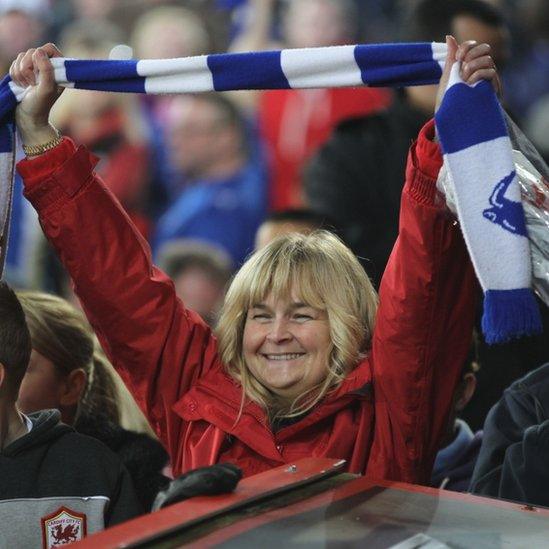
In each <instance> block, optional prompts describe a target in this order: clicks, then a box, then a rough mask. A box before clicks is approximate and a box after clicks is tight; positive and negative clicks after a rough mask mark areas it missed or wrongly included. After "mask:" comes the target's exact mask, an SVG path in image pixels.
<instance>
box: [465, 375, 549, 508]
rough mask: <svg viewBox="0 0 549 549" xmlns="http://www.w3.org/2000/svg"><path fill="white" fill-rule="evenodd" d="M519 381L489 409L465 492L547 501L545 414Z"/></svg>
mask: <svg viewBox="0 0 549 549" xmlns="http://www.w3.org/2000/svg"><path fill="white" fill-rule="evenodd" d="M542 410H543V407H542V406H541V405H540V403H539V401H538V399H537V398H536V397H535V396H534V395H532V394H530V392H529V391H528V390H527V388H525V387H523V386H522V384H521V383H520V382H517V383H515V384H513V385H512V386H511V387H510V388H509V389H507V390H506V391H505V393H504V395H503V397H502V398H501V400H500V401H499V402H498V403H497V404H496V405H495V406H494V407H493V408H492V409H491V410H490V413H489V414H488V416H487V418H486V422H485V425H484V435H483V440H482V447H481V450H480V454H479V457H478V460H477V463H476V466H475V471H474V473H473V478H472V479H471V492H473V493H475V494H479V495H484V496H492V497H498V498H504V499H509V500H514V501H520V502H525V503H530V504H534V505H545V506H547V505H549V491H548V487H549V467H547V456H548V455H549V419H546V416H545V414H544V413H541V412H542Z"/></svg>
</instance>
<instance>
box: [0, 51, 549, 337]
mask: <svg viewBox="0 0 549 549" xmlns="http://www.w3.org/2000/svg"><path fill="white" fill-rule="evenodd" d="M446 51H447V49H446V45H445V44H438V43H409V44H406V43H403V44H368V45H357V46H336V47H326V48H306V49H295V50H280V51H266V52H252V53H234V54H215V55H203V56H197V57H189V58H182V59H143V60H139V61H135V60H132V61H115V60H77V59H64V58H54V59H52V63H53V65H54V69H55V79H56V81H57V82H58V83H59V84H60V85H61V86H66V87H74V88H81V89H89V90H100V91H112V92H126V93H149V94H161V93H189V92H205V91H229V90H245V89H297V88H318V87H330V88H331V87H345V86H363V85H366V86H384V87H404V86H414V85H421V84H436V83H437V82H438V81H439V80H440V77H441V75H442V69H443V67H444V61H445V58H446ZM24 94H25V90H24V89H23V88H19V87H18V86H15V85H14V84H13V82H11V80H10V78H9V77H6V78H5V79H4V80H3V81H2V82H1V83H0V121H2V123H3V124H4V125H5V124H6V123H7V122H9V121H10V120H11V117H12V115H13V112H14V110H15V106H16V104H17V102H18V101H20V100H21V99H22V97H23V96H24ZM436 125H437V132H438V135H439V139H440V142H441V146H442V151H443V154H444V162H445V163H446V164H447V167H448V169H449V171H450V174H451V175H452V176H453V181H454V185H455V189H454V190H455V196H456V205H457V211H458V218H459V221H460V224H461V227H462V230H463V233H464V236H465V241H466V243H467V246H468V250H469V253H470V255H471V258H472V261H473V265H474V266H475V270H476V273H477V276H478V278H479V280H480V283H481V285H482V288H483V290H484V292H485V296H486V299H485V303H484V308H485V311H484V313H485V314H484V320H483V331H484V334H485V337H486V339H487V341H489V342H500V341H505V340H507V339H509V338H511V337H515V336H518V335H523V334H531V333H536V332H538V331H540V330H541V320H540V317H539V310H538V309H537V306H536V303H535V300H534V297H533V293H532V291H531V290H530V283H531V282H530V279H531V273H530V254H529V245H528V239H527V235H526V229H525V221H524V212H523V210H522V205H521V203H520V189H519V186H518V182H517V178H516V173H515V172H514V166H513V163H512V157H511V144H510V140H509V137H508V134H507V129H506V126H505V122H504V119H503V113H502V110H501V107H500V105H499V102H498V100H497V98H496V96H495V94H494V92H493V90H492V88H491V86H490V84H489V83H488V82H481V83H479V84H477V85H475V86H469V85H467V84H465V83H463V82H462V81H461V79H460V77H459V64H457V63H456V64H455V65H454V67H453V69H452V76H451V79H450V82H449V85H448V88H447V90H446V93H445V96H444V100H443V103H442V105H441V108H440V109H439V111H438V113H437V115H436ZM12 144H13V138H12V131H11V130H8V129H7V128H6V127H4V128H1V127H0V173H4V174H7V173H8V172H9V169H10V168H11V166H12V165H13V146H12ZM2 165H4V168H5V169H4V170H3V171H2ZM3 179H4V181H1V182H0V184H1V185H3V186H6V185H8V182H7V181H6V180H5V179H6V176H4V178H3ZM0 196H1V194H0ZM2 227H3V224H2V223H1V220H0V230H2ZM1 236H2V233H0V238H1ZM1 245H2V243H1V240H0V246H1Z"/></svg>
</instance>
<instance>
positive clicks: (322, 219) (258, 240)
mask: <svg viewBox="0 0 549 549" xmlns="http://www.w3.org/2000/svg"><path fill="white" fill-rule="evenodd" d="M321 229H324V230H329V231H332V232H336V231H335V227H334V224H333V223H332V222H331V221H330V220H329V219H327V217H326V216H325V215H323V214H319V213H317V212H315V211H313V210H307V209H306V208H300V209H293V210H280V211H278V212H273V213H271V214H269V215H267V217H266V218H265V221H263V223H262V224H261V225H260V227H259V229H258V230H257V233H256V235H255V249H256V250H261V248H264V247H265V246H266V245H267V244H269V243H270V242H271V241H272V240H274V239H275V238H278V237H279V236H282V235H285V234H288V233H301V234H309V233H312V232H313V231H317V230H321Z"/></svg>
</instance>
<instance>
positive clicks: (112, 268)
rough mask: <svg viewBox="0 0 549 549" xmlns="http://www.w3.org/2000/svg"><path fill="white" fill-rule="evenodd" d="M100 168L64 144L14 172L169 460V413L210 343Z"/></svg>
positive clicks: (210, 356)
mask: <svg viewBox="0 0 549 549" xmlns="http://www.w3.org/2000/svg"><path fill="white" fill-rule="evenodd" d="M96 163H97V159H96V158H95V157H93V156H92V155H91V154H90V153H89V152H88V151H87V150H86V149H85V148H84V147H79V148H78V149H76V148H75V146H74V144H73V143H72V141H71V140H70V139H67V138H65V139H64V141H63V143H62V144H61V145H60V146H58V147H56V148H55V149H53V150H51V151H49V152H47V153H46V154H43V155H41V156H39V157H36V158H34V159H26V160H22V161H21V162H20V163H19V164H18V170H19V172H20V174H21V176H22V177H23V180H24V185H25V191H24V192H25V196H26V197H27V198H28V199H29V200H30V202H31V203H32V204H33V206H34V207H35V209H36V210H37V211H38V214H39V219H40V223H41V225H42V229H43V231H44V234H45V235H46V237H47V238H48V239H49V241H50V242H51V243H52V244H53V246H54V247H55V249H56V250H57V253H58V255H59V257H60V258H61V261H62V262H63V264H64V265H65V267H66V269H67V271H68V272H69V274H70V276H71V278H72V280H73V282H74V285H75V291H76V293H77V295H78V297H79V298H80V300H81V302H82V304H83V306H84V309H85V311H86V314H87V316H88V319H89V320H90V323H91V324H92V326H93V328H94V329H95V331H96V333H97V335H98V337H99V339H100V341H101V344H102V346H103V348H104V349H105V352H106V353H107V355H108V357H109V359H110V360H111V362H112V363H113V365H114V366H115V367H116V369H117V370H118V372H119V373H120V374H121V376H122V377H123V379H124V381H125V382H126V384H127V385H128V387H129V388H130V390H131V392H132V394H133V395H134V397H135V398H136V400H137V402H138V404H139V405H140V407H141V408H142V409H143V411H144V413H145V415H146V416H147V418H148V419H149V421H150V422H151V425H152V426H153V428H154V429H155V430H156V432H157V434H158V435H159V437H160V439H161V440H162V442H163V443H164V445H165V446H166V448H167V450H168V452H169V453H170V455H171V456H172V458H174V455H175V453H176V452H178V451H180V446H181V430H182V428H183V425H182V423H181V419H180V418H179V417H178V416H176V414H174V413H173V412H172V411H171V409H172V406H173V404H174V403H175V402H177V401H178V400H179V399H180V398H181V397H182V396H183V394H184V393H185V392H186V391H187V390H188V389H189V388H190V387H191V386H192V385H193V383H194V381H195V380H196V379H197V377H198V376H200V375H201V373H202V371H203V370H204V369H206V368H209V367H211V366H212V365H213V364H216V363H217V356H216V342H215V339H214V337H213V336H212V334H211V332H210V330H209V328H208V327H207V326H206V325H205V324H204V323H203V322H202V321H201V319H200V318H199V317H198V315H196V314H195V313H193V312H192V311H188V310H186V309H185V308H184V307H183V305H182V304H181V302H180V301H179V300H178V299H177V298H176V295H175V291H174V287H173V284H172V282H171V281H170V280H169V279H168V277H167V276H166V275H165V274H164V273H162V272H161V271H160V270H159V269H157V268H156V267H154V266H153V265H152V263H151V257H150V250H149V247H148V245H147V243H146V242H145V241H144V239H143V238H142V237H141V235H140V234H139V233H138V231H137V230H136V228H135V227H134V226H133V224H132V223H131V222H130V220H129V218H128V216H127V215H126V213H125V212H124V211H123V210H122V208H121V206H120V204H119V203H118V201H117V200H116V199H115V198H114V196H113V195H112V193H111V192H110V191H109V190H108V189H107V188H106V187H105V185H104V184H103V183H102V181H101V180H100V179H99V178H98V177H97V176H96V175H95V173H94V171H93V168H94V166H95V164H96Z"/></svg>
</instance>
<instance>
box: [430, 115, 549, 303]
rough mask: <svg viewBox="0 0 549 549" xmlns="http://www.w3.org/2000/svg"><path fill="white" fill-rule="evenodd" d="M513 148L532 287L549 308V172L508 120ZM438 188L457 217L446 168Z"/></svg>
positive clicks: (508, 119)
mask: <svg viewBox="0 0 549 549" xmlns="http://www.w3.org/2000/svg"><path fill="white" fill-rule="evenodd" d="M506 122H507V128H508V130H509V135H510V138H511V142H512V144H513V162H514V163H515V169H516V171H517V175H518V178H519V183H520V190H521V197H522V206H523V208H524V215H525V218H526V229H527V232H528V240H529V241H530V254H531V261H532V287H533V289H534V291H535V292H536V294H537V295H538V296H539V297H540V298H541V299H542V301H543V302H544V303H545V304H546V305H547V306H549V168H548V167H547V164H546V163H545V161H544V160H543V158H542V157H541V155H540V154H539V153H538V151H537V150H536V149H535V147H534V146H533V145H532V143H531V142H530V141H529V140H528V138H527V137H526V136H525V135H524V134H523V133H522V131H521V130H520V129H519V128H518V127H517V125H516V124H515V123H514V122H513V121H512V120H511V119H510V118H509V117H508V116H506ZM437 188H438V190H439V191H440V192H441V193H443V194H444V195H445V197H446V204H447V206H448V208H449V209H450V210H451V211H452V212H453V213H454V214H455V213H456V204H455V198H454V190H453V189H454V184H453V181H452V178H451V175H450V173H449V172H448V170H447V169H446V165H444V166H443V167H442V169H441V171H440V173H439V176H438V180H437Z"/></svg>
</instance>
